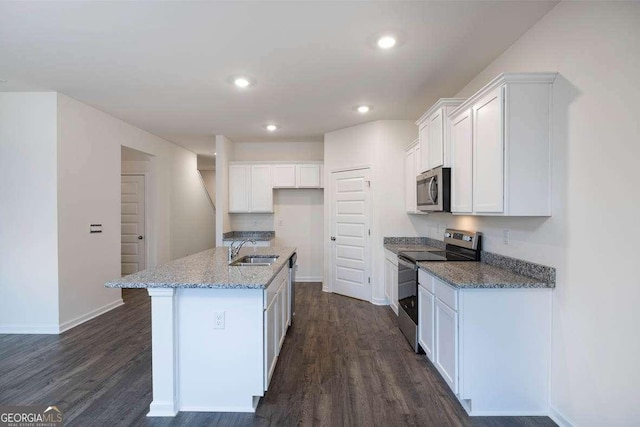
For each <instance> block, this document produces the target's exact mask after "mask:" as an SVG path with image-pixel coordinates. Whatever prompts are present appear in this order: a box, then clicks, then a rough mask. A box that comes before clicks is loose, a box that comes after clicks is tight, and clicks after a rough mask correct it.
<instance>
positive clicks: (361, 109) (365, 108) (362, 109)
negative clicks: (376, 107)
mask: <svg viewBox="0 0 640 427" xmlns="http://www.w3.org/2000/svg"><path fill="white" fill-rule="evenodd" d="M356 111H358V113H360V114H367V113H368V112H369V111H371V107H369V106H368V105H359V106H358V107H357V108H356Z"/></svg>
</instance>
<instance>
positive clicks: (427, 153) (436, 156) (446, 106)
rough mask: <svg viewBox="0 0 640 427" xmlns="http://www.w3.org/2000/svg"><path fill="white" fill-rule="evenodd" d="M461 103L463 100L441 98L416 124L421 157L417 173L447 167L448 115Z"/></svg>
mask: <svg viewBox="0 0 640 427" xmlns="http://www.w3.org/2000/svg"><path fill="white" fill-rule="evenodd" d="M463 102H464V99H457V98H442V99H440V100H439V101H438V102H436V103H435V105H433V106H432V107H431V108H429V110H428V111H427V112H426V113H424V114H423V115H422V117H420V119H418V121H417V122H416V124H417V125H418V134H419V140H420V143H419V144H420V157H421V158H420V163H419V168H418V173H422V172H425V171H428V170H430V169H433V168H436V167H438V166H449V147H448V146H447V143H448V140H449V138H448V135H447V133H448V129H449V118H448V115H449V113H450V112H451V111H453V110H455V109H456V108H457V107H458V106H459V105H460V104H462V103H463Z"/></svg>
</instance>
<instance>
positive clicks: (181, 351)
mask: <svg viewBox="0 0 640 427" xmlns="http://www.w3.org/2000/svg"><path fill="white" fill-rule="evenodd" d="M263 298H264V290H263V289H178V290H177V305H178V310H177V312H178V337H179V341H178V391H179V409H180V410H181V411H205V412H254V411H255V406H256V404H257V402H258V399H254V396H263V395H264V387H263V386H264V382H263V378H264V359H263V350H264V343H263V339H264V337H263V334H264V332H263V321H264V307H263ZM216 313H224V328H223V329H216V325H215V323H216Z"/></svg>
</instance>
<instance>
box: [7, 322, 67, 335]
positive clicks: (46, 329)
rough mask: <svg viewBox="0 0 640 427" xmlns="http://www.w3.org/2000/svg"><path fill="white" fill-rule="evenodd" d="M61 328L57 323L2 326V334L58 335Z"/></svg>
mask: <svg viewBox="0 0 640 427" xmlns="http://www.w3.org/2000/svg"><path fill="white" fill-rule="evenodd" d="M59 333H60V326H59V325H57V324H55V323H26V324H24V325H15V324H14V325H11V324H8V325H0V334H25V335H26V334H30V335H33V334H46V335H57V334H59Z"/></svg>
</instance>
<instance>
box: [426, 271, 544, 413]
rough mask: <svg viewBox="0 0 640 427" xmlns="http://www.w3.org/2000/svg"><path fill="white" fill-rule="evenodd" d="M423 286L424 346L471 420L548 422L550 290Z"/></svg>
mask: <svg viewBox="0 0 640 427" xmlns="http://www.w3.org/2000/svg"><path fill="white" fill-rule="evenodd" d="M418 282H419V286H418V316H419V322H418V340H419V343H420V346H421V347H422V348H423V349H424V351H425V353H426V354H427V358H428V359H429V360H430V361H431V362H432V363H433V365H434V366H435V367H436V369H437V370H438V372H439V373H440V375H441V376H442V378H443V379H444V381H445V382H446V383H447V385H448V386H449V387H450V388H451V390H452V391H453V392H454V393H455V395H456V396H457V398H458V400H459V401H460V403H461V404H462V406H463V407H464V408H465V410H466V411H467V413H469V415H482V416H484V415H497V416H499V415H511V416H516V415H517V416H528V415H545V414H547V413H548V401H549V376H548V373H549V367H550V364H549V363H550V362H549V349H550V345H551V321H550V320H551V292H552V289H549V288H542V289H531V288H509V289H465V288H461V289H458V288H454V287H452V286H450V285H448V284H446V283H444V282H443V281H441V280H440V279H438V278H437V277H435V276H434V275H432V274H430V273H428V272H426V271H425V270H422V269H420V270H419V271H418Z"/></svg>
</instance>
